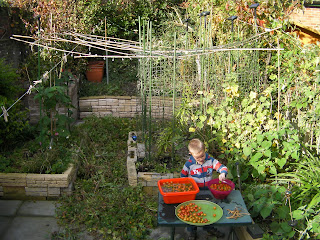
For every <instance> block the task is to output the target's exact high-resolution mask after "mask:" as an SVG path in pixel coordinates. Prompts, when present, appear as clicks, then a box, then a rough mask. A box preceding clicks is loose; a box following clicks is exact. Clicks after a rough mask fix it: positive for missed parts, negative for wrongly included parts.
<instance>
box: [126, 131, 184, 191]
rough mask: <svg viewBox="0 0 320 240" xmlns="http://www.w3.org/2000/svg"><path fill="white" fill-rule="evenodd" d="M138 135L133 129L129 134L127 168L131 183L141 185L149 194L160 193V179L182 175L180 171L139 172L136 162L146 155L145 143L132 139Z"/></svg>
mask: <svg viewBox="0 0 320 240" xmlns="http://www.w3.org/2000/svg"><path fill="white" fill-rule="evenodd" d="M138 135H139V134H137V132H135V131H131V132H129V134H128V142H127V143H128V155H127V170H128V181H129V185H130V186H138V185H141V186H142V188H143V191H144V192H145V193H147V194H149V195H158V192H159V189H158V181H159V180H160V179H169V178H177V177H180V173H156V172H138V171H137V168H136V162H137V161H138V159H141V158H144V157H145V145H144V143H138V142H136V141H135V140H133V139H132V136H138Z"/></svg>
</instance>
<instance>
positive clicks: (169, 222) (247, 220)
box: [158, 190, 252, 239]
mask: <svg viewBox="0 0 320 240" xmlns="http://www.w3.org/2000/svg"><path fill="white" fill-rule="evenodd" d="M196 200H207V201H211V202H214V203H216V204H218V205H219V206H220V207H221V208H222V210H223V216H222V217H221V218H220V219H219V220H218V221H217V222H215V223H213V224H211V225H210V226H232V230H233V227H235V226H246V225H251V224H252V218H251V216H250V215H244V216H242V217H240V218H237V219H230V218H227V217H230V215H229V212H228V210H227V209H230V210H234V209H235V208H238V209H239V210H241V212H248V210H247V207H246V204H245V202H244V201H243V198H242V195H241V193H240V191H239V190H233V191H232V192H231V193H230V194H229V196H228V197H227V198H226V199H222V200H220V199H216V198H214V197H213V195H212V193H211V192H210V190H200V192H199V193H198V194H197V195H196ZM178 205H179V204H166V203H164V201H163V197H162V195H161V194H160V192H159V197H158V225H161V226H166V227H171V228H172V231H171V239H174V234H175V228H176V227H186V226H188V224H187V223H185V222H182V221H181V220H180V219H178V218H177V217H176V215H175V208H176V207H177V206H178ZM232 232H233V231H232Z"/></svg>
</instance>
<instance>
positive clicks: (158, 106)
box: [79, 96, 180, 119]
mask: <svg viewBox="0 0 320 240" xmlns="http://www.w3.org/2000/svg"><path fill="white" fill-rule="evenodd" d="M179 104H180V100H179V99H177V100H176V106H178V105H179ZM172 107H173V99H172V98H163V97H152V106H151V111H152V117H153V118H165V119H167V118H170V117H171V116H172ZM146 108H147V111H149V108H150V107H149V103H147V106H146ZM141 109H142V107H141V101H140V98H139V97H135V96H94V97H81V98H79V111H80V114H79V115H80V116H79V118H80V119H83V118H85V117H87V116H88V115H96V116H98V117H104V116H106V115H112V116H115V117H130V118H132V117H135V116H137V115H140V114H141V111H142V110H141Z"/></svg>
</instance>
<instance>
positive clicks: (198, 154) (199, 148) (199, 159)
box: [180, 139, 228, 240]
mask: <svg viewBox="0 0 320 240" xmlns="http://www.w3.org/2000/svg"><path fill="white" fill-rule="evenodd" d="M188 149H189V153H190V155H191V156H190V158H189V160H188V161H187V162H186V163H185V165H184V166H183V168H182V171H181V174H180V175H181V177H192V178H193V179H194V180H195V181H196V183H197V184H198V186H199V189H202V190H203V189H208V186H207V183H208V182H209V181H210V180H211V179H212V173H213V170H215V171H217V172H218V173H220V175H219V180H220V181H223V180H225V179H226V176H227V174H228V169H227V167H226V166H224V165H223V164H221V163H220V162H219V161H218V160H216V159H214V158H213V157H211V156H209V154H208V153H206V152H205V146H204V143H203V142H202V141H201V140H199V139H192V140H191V141H190V142H189V145H188ZM204 229H205V230H206V231H207V232H208V233H209V234H214V235H216V236H217V237H222V233H220V232H218V231H217V230H215V229H214V228H212V227H210V228H209V227H207V228H206V227H204ZM187 230H188V232H189V238H188V239H189V240H193V239H196V232H197V227H194V226H190V227H187Z"/></svg>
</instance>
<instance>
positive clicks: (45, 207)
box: [17, 201, 56, 217]
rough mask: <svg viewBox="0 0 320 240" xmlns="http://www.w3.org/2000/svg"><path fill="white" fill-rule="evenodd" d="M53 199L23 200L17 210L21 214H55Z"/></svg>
mask: <svg viewBox="0 0 320 240" xmlns="http://www.w3.org/2000/svg"><path fill="white" fill-rule="evenodd" d="M55 203H56V202H55V201H25V202H23V203H22V205H21V207H20V209H19V210H18V213H17V214H18V215H22V216H50V217H53V216H55V209H56V205H55Z"/></svg>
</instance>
